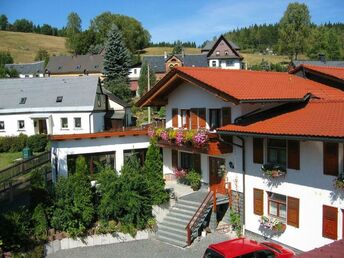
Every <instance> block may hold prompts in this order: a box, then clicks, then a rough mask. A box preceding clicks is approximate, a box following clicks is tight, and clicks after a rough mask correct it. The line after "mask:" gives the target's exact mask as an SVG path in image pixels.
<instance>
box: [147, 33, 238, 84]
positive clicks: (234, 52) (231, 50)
mask: <svg viewBox="0 0 344 258" xmlns="http://www.w3.org/2000/svg"><path fill="white" fill-rule="evenodd" d="M242 60H243V57H242V56H241V55H240V48H239V47H238V46H237V45H236V44H234V43H233V42H231V41H228V40H227V39H226V38H225V37H224V36H222V35H221V36H220V37H219V38H218V39H217V40H215V41H210V42H208V43H207V44H206V45H205V46H204V48H202V49H201V54H185V53H184V52H183V53H182V54H175V55H167V53H166V52H165V54H164V55H156V56H144V57H143V58H142V63H145V62H146V63H148V64H149V66H150V69H151V70H152V71H154V72H155V74H156V76H157V79H158V80H160V79H161V78H162V77H163V76H164V75H166V73H168V72H169V71H170V70H171V69H172V68H175V67H182V66H185V67H213V68H222V69H241V68H242Z"/></svg>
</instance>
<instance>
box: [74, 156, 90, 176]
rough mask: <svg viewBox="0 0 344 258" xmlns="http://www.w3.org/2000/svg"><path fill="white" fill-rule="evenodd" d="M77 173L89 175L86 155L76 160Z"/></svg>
mask: <svg viewBox="0 0 344 258" xmlns="http://www.w3.org/2000/svg"><path fill="white" fill-rule="evenodd" d="M75 173H79V174H82V175H88V174H89V172H88V166H87V162H86V158H85V157H84V156H78V157H77V158H76V161H75Z"/></svg>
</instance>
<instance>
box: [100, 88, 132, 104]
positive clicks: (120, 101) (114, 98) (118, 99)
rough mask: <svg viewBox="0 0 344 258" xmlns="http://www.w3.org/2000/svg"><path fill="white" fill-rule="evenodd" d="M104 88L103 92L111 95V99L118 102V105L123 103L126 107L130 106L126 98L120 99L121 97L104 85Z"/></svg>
mask: <svg viewBox="0 0 344 258" xmlns="http://www.w3.org/2000/svg"><path fill="white" fill-rule="evenodd" d="M102 90H103V93H104V94H105V95H107V96H108V97H109V99H111V100H112V101H114V102H116V103H117V104H118V105H121V106H122V107H125V108H126V107H130V105H129V104H128V103H127V102H125V101H124V100H122V99H120V98H119V97H117V96H116V95H114V94H113V93H112V92H110V91H109V90H107V89H105V88H104V87H103V88H102Z"/></svg>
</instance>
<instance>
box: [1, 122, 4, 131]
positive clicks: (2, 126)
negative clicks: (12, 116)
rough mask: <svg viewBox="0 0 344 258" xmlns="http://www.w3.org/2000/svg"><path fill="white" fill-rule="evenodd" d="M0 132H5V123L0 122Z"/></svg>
mask: <svg viewBox="0 0 344 258" xmlns="http://www.w3.org/2000/svg"><path fill="white" fill-rule="evenodd" d="M0 130H5V122H4V121H0Z"/></svg>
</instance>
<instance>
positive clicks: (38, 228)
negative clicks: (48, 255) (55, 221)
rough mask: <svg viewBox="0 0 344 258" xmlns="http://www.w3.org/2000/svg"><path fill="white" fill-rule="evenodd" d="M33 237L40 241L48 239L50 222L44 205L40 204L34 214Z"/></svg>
mask: <svg viewBox="0 0 344 258" xmlns="http://www.w3.org/2000/svg"><path fill="white" fill-rule="evenodd" d="M31 220H32V223H33V235H34V236H35V238H36V239H37V240H39V241H44V240H46V239H47V230H48V220H47V216H46V214H45V211H44V207H43V205H42V204H41V203H40V204H38V205H37V207H36V208H35V209H34V211H33V214H32V218H31Z"/></svg>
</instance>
